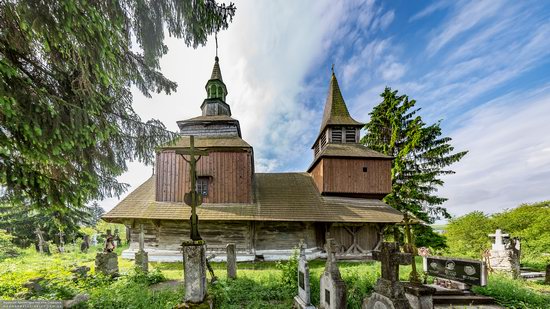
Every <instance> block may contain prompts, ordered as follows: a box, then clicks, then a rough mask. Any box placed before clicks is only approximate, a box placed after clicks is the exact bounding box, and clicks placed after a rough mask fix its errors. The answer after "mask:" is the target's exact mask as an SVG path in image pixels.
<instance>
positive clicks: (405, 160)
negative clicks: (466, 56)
mask: <svg viewBox="0 0 550 309" xmlns="http://www.w3.org/2000/svg"><path fill="white" fill-rule="evenodd" d="M380 96H381V97H382V98H383V100H382V102H381V103H380V104H378V105H377V106H376V107H374V109H373V110H372V112H371V113H370V117H371V118H370V121H369V122H368V123H367V124H366V125H365V129H366V130H367V133H366V135H365V136H364V137H363V139H362V140H361V142H362V143H363V144H365V145H366V146H367V147H369V148H371V149H373V150H376V151H379V152H382V153H384V154H386V155H389V156H393V157H394V160H393V165H392V171H391V173H392V175H391V176H392V191H391V193H390V194H388V195H387V196H386V197H385V201H386V203H388V204H389V205H390V206H392V207H394V208H396V209H398V210H400V211H408V212H411V213H412V214H414V215H415V216H416V217H418V218H419V219H422V220H424V221H426V222H428V223H433V222H434V220H436V219H440V218H449V217H450V215H449V213H448V212H447V210H446V209H445V208H444V207H442V204H443V202H445V201H446V200H447V199H446V198H444V197H441V196H438V195H437V188H438V187H439V186H442V185H443V180H442V179H441V176H443V175H448V174H453V173H454V171H452V170H450V169H449V166H450V165H452V164H453V163H455V162H458V161H459V160H460V159H461V158H462V157H464V155H466V153H467V151H460V152H455V151H454V147H453V146H451V144H450V142H451V138H450V137H442V136H441V134H442V132H441V127H440V122H437V123H434V124H432V125H427V124H426V123H425V122H424V121H422V118H421V117H420V116H418V115H417V112H418V111H419V110H420V109H419V108H415V104H416V101H415V100H409V98H408V96H406V95H398V94H397V90H395V91H392V90H391V89H390V88H386V89H385V90H384V92H383V93H382V94H381V95H380Z"/></svg>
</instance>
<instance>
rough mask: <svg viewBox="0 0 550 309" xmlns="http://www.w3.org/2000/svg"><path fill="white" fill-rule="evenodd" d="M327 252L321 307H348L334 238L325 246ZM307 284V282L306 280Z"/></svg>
mask: <svg viewBox="0 0 550 309" xmlns="http://www.w3.org/2000/svg"><path fill="white" fill-rule="evenodd" d="M325 249H326V252H327V262H326V264H325V270H324V271H323V274H322V275H321V280H320V283H321V289H320V293H321V295H320V296H321V297H320V302H319V308H321V309H340V308H346V306H347V297H346V283H345V282H344V280H342V275H341V274H340V269H338V263H337V262H336V252H335V251H336V247H335V243H334V239H332V238H328V239H327V244H326V246H325ZM304 284H305V282H304Z"/></svg>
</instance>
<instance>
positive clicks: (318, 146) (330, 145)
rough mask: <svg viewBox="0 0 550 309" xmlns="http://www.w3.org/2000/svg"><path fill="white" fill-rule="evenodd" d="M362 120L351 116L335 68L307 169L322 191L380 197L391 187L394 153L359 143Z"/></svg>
mask: <svg viewBox="0 0 550 309" xmlns="http://www.w3.org/2000/svg"><path fill="white" fill-rule="evenodd" d="M363 126H364V124H363V123H361V122H359V121H357V120H355V119H353V118H352V117H351V116H350V113H349V111H348V108H347V106H346V102H345V101H344V97H343V96H342V92H341V91H340V86H339V85H338V80H337V79H336V75H335V74H334V71H333V72H332V76H331V79H330V84H329V89H328V95H327V99H326V102H325V109H324V112H323V119H322V121H321V128H320V130H319V135H318V136H317V139H316V140H315V143H314V144H313V146H312V149H313V153H314V159H313V163H312V164H311V166H310V167H309V169H308V173H310V174H311V176H312V177H313V179H314V182H315V184H316V186H317V189H318V190H319V192H320V193H321V194H323V195H334V196H349V197H363V198H377V199H381V198H383V197H384V196H385V195H386V194H388V193H389V192H390V191H391V174H390V171H391V159H392V158H391V157H389V156H386V155H384V154H381V153H379V152H376V151H374V150H371V149H369V148H367V147H365V146H363V145H362V144H360V143H359V134H360V131H361V128H362V127H363Z"/></svg>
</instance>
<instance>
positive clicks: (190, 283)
mask: <svg viewBox="0 0 550 309" xmlns="http://www.w3.org/2000/svg"><path fill="white" fill-rule="evenodd" d="M182 246H183V267H184V278H183V279H184V283H185V298H184V301H185V302H186V303H195V304H197V303H202V302H204V301H205V299H206V290H207V286H206V271H207V268H206V244H205V243H204V241H202V240H199V241H188V242H184V243H183V244H182Z"/></svg>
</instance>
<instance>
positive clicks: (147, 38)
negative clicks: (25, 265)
mask: <svg viewBox="0 0 550 309" xmlns="http://www.w3.org/2000/svg"><path fill="white" fill-rule="evenodd" d="M234 13H235V7H234V5H233V4H230V5H229V6H226V5H224V4H221V5H219V4H217V3H216V2H215V0H200V1H199V0H190V1H177V0H162V1H135V0H123V1H85V0H61V1H32V0H22V1H0V186H1V187H3V188H5V192H4V193H3V194H1V195H2V197H3V198H4V199H6V200H9V201H10V202H11V203H12V204H14V205H18V204H19V203H21V204H23V205H27V204H28V205H30V206H31V207H33V208H34V207H44V208H55V209H63V208H65V207H67V206H68V205H72V206H74V207H75V208H81V207H82V206H83V205H85V203H87V202H88V201H89V200H92V199H102V198H104V197H109V196H113V195H119V194H120V193H121V192H123V190H125V188H126V185H124V184H121V183H119V182H118V181H117V179H116V177H117V176H119V175H120V174H121V173H122V172H124V171H125V170H126V168H127V166H126V161H127V160H139V161H143V162H145V163H150V162H151V161H152V159H153V157H154V149H155V146H157V145H158V144H159V143H165V142H167V141H169V140H171V139H172V138H173V137H174V134H173V133H171V132H169V131H167V130H166V129H165V127H164V125H163V124H162V123H161V122H160V121H158V120H149V121H147V122H146V123H144V122H142V120H141V119H140V117H139V116H138V115H137V113H136V112H135V111H134V109H133V108H132V94H131V87H133V86H135V87H136V88H137V89H139V90H140V91H141V92H142V93H143V94H144V95H146V96H148V97H150V96H151V93H153V92H156V93H160V92H165V93H167V94H170V93H172V92H173V91H175V90H176V87H177V85H176V83H174V82H172V81H170V80H168V79H167V78H165V77H164V76H163V75H162V74H161V73H160V72H159V69H160V65H159V59H160V57H161V56H163V55H164V54H165V53H166V52H167V50H168V48H167V47H166V45H164V44H163V41H164V32H165V31H166V30H167V32H168V34H169V35H170V36H174V37H177V38H182V39H183V40H184V42H185V43H186V44H187V45H188V46H193V47H197V46H198V45H201V44H205V42H206V40H207V37H208V36H209V35H211V34H214V33H216V32H218V31H219V30H221V29H226V28H227V27H228V24H229V22H231V20H232V17H233V16H234Z"/></svg>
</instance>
